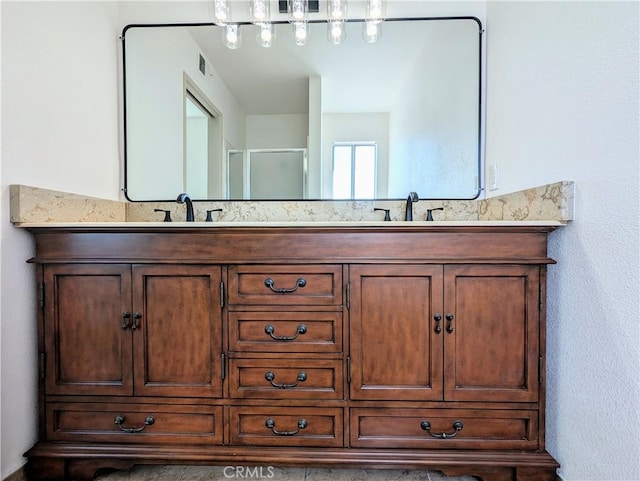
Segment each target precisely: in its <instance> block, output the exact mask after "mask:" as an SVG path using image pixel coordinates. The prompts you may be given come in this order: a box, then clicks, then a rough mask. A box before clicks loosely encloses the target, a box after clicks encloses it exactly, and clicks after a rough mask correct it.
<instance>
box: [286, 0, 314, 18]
mask: <svg viewBox="0 0 640 481" xmlns="http://www.w3.org/2000/svg"><path fill="white" fill-rule="evenodd" d="M287 11H288V13H289V21H291V22H302V21H304V20H307V18H308V16H309V1H308V0H287Z"/></svg>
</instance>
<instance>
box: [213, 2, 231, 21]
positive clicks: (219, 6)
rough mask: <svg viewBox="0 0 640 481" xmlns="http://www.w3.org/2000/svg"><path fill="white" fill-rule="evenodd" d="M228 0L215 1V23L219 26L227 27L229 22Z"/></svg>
mask: <svg viewBox="0 0 640 481" xmlns="http://www.w3.org/2000/svg"><path fill="white" fill-rule="evenodd" d="M229 17H230V14H229V5H228V4H227V0H213V21H214V23H215V24H217V25H226V24H227V22H228V21H229Z"/></svg>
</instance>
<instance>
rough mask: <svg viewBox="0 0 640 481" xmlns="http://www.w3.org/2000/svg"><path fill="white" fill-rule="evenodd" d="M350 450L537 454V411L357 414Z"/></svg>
mask: <svg viewBox="0 0 640 481" xmlns="http://www.w3.org/2000/svg"><path fill="white" fill-rule="evenodd" d="M350 419H351V446H352V447H362V448H365V447H366V448H378V447H380V448H418V449H438V448H440V449H452V448H462V449H466V448H468V449H531V450H533V449H537V448H538V413H537V411H525V410H520V411H512V410H466V409H370V408H353V409H351V412H350Z"/></svg>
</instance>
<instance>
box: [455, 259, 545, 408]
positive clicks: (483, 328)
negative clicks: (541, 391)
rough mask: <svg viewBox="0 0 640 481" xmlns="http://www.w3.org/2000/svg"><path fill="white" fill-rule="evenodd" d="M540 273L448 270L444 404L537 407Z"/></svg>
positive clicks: (491, 268)
mask: <svg viewBox="0 0 640 481" xmlns="http://www.w3.org/2000/svg"><path fill="white" fill-rule="evenodd" d="M538 297H539V268H538V267H537V266H447V267H445V306H446V310H447V314H452V315H453V320H452V321H451V327H452V332H448V331H447V330H445V399H447V400H452V401H505V402H511V401H516V402H517V401H523V402H529V401H536V400H537V398H538V352H539V350H538V325H539V322H538V321H539V309H538V302H539V299H538Z"/></svg>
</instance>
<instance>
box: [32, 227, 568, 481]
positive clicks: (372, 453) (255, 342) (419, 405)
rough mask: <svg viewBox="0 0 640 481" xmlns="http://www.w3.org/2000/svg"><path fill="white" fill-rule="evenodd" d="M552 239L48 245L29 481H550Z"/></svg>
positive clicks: (536, 233)
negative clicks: (225, 479)
mask: <svg viewBox="0 0 640 481" xmlns="http://www.w3.org/2000/svg"><path fill="white" fill-rule="evenodd" d="M553 229H554V227H552V226H546V227H545V226H516V227H513V226H511V227H506V226H484V227H480V226H471V227H464V226H459V227H452V226H437V225H434V226H433V227H431V226H415V227H414V226H411V225H409V223H407V225H406V226H404V225H403V226H401V227H391V226H390V227H348V228H337V227H336V228H329V227H298V228H294V227H287V228H279V227H272V228H243V227H238V228H231V227H215V226H214V227H211V228H207V229H205V228H198V227H194V228H185V227H180V228H175V227H170V226H169V227H148V228H141V227H132V228H130V229H127V228H124V227H120V228H115V229H113V230H110V229H108V228H105V227H96V228H91V227H78V226H73V227H68V228H65V227H59V226H58V227H51V228H46V227H37V228H32V229H30V230H31V232H32V233H33V235H34V236H35V239H36V254H35V257H34V258H33V259H32V260H31V262H32V263H34V264H35V266H36V269H35V271H36V279H37V285H38V289H37V292H38V299H37V300H36V302H37V306H38V309H37V312H38V319H37V324H38V354H39V361H40V362H39V367H40V372H39V416H40V419H39V442H38V443H37V444H36V445H35V446H34V447H33V448H32V449H31V450H30V451H29V452H28V453H27V454H26V456H27V458H28V464H27V471H28V475H29V479H30V480H34V481H36V480H47V481H52V480H62V479H64V480H75V481H84V480H89V479H92V478H93V477H94V475H95V474H96V472H98V471H99V470H101V469H125V470H126V469H130V468H131V467H132V466H134V465H140V464H178V463H179V464H211V465H226V466H229V465H232V466H243V465H262V466H291V467H294V466H298V467H300V466H306V467H343V468H374V469H426V470H438V471H442V472H444V473H445V474H447V475H472V476H476V477H478V478H480V479H482V480H483V481H507V480H508V481H555V471H556V469H557V467H558V463H557V462H556V461H555V460H554V459H553V458H552V457H551V456H550V455H549V454H548V453H547V452H546V450H545V370H546V369H545V360H546V353H545V350H546V328H545V324H546V316H545V305H546V302H545V296H546V269H547V265H548V264H551V263H553V262H554V261H553V260H552V259H549V258H548V256H547V251H546V243H547V235H548V233H549V232H551V231H552V230H553Z"/></svg>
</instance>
